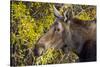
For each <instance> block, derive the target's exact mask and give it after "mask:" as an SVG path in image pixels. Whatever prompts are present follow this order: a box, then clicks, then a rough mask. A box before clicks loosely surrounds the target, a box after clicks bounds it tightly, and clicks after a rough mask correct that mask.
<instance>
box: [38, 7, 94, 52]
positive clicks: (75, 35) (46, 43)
mask: <svg viewBox="0 0 100 67" xmlns="http://www.w3.org/2000/svg"><path fill="white" fill-rule="evenodd" d="M53 8H54V15H55V16H56V19H55V21H54V24H53V25H52V26H51V28H50V29H49V31H48V32H47V33H45V34H44V35H43V36H42V37H41V38H40V39H39V40H38V42H37V46H38V47H41V48H43V51H44V50H47V49H48V48H54V49H62V50H63V51H64V52H65V53H66V52H68V51H69V50H73V51H75V52H76V53H77V54H80V53H81V52H82V51H83V50H84V49H83V47H84V44H86V43H88V44H90V42H96V33H95V32H96V24H95V21H94V20H92V21H83V20H79V19H76V18H73V14H72V9H71V8H68V10H66V11H65V12H64V14H63V15H61V14H60V12H59V11H58V10H57V9H56V8H55V7H53ZM87 23H88V24H87ZM90 33H91V34H90ZM88 41H89V42H88ZM90 45H92V44H90ZM94 50H95V48H94ZM41 51H42V50H41ZM94 53H95V52H94Z"/></svg>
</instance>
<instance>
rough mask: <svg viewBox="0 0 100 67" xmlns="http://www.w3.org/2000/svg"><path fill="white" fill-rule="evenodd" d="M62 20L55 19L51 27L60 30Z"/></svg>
mask: <svg viewBox="0 0 100 67" xmlns="http://www.w3.org/2000/svg"><path fill="white" fill-rule="evenodd" d="M63 22H64V21H63V19H62V18H56V19H55V21H54V24H53V25H52V26H53V27H54V26H55V27H59V28H60V29H61V28H62V23H63Z"/></svg>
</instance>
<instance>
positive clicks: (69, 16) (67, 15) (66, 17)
mask: <svg viewBox="0 0 100 67" xmlns="http://www.w3.org/2000/svg"><path fill="white" fill-rule="evenodd" d="M72 17H73V14H72V9H71V8H67V10H66V11H65V12H64V21H65V22H66V21H68V20H70V19H72Z"/></svg>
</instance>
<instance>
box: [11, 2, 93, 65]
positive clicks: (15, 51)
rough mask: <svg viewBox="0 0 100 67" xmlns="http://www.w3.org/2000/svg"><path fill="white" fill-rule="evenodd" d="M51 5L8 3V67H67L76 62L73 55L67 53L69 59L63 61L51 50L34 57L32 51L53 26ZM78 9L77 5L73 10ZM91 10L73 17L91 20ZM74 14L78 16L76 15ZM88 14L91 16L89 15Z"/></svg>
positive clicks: (63, 56)
mask: <svg viewBox="0 0 100 67" xmlns="http://www.w3.org/2000/svg"><path fill="white" fill-rule="evenodd" d="M53 5H54V4H53V3H50V4H49V3H40V2H27V1H26V2H24V1H11V5H10V7H11V8H10V9H11V10H10V13H11V22H10V25H11V26H10V30H11V31H10V34H11V39H10V41H11V43H10V46H11V47H10V49H11V65H13V66H16V65H18V66H20V65H39V64H54V63H69V62H75V61H76V60H77V59H78V56H77V55H76V54H75V53H73V52H69V56H67V57H66V54H64V53H63V52H62V51H61V50H55V49H52V48H50V49H48V50H47V51H46V52H45V53H43V55H41V56H39V57H38V56H34V51H33V50H34V49H35V45H36V42H37V40H38V39H39V38H40V37H41V36H42V35H43V34H44V33H46V32H47V30H49V28H50V26H51V25H52V24H53V23H54V19H55V17H54V13H53ZM73 6H74V5H73ZM80 7H86V6H80ZM80 7H77V5H76V7H74V8H75V9H76V8H80ZM86 8H87V7H86ZM86 8H85V9H86ZM75 9H74V10H75ZM91 10H92V11H91ZM91 10H89V9H86V11H84V12H82V13H80V14H79V15H75V16H76V17H77V18H80V19H83V20H88V19H91V17H93V16H94V15H95V9H91ZM61 11H62V9H61ZM79 12H80V11H79ZM76 13H78V12H77V11H76ZM90 13H92V14H91V15H90ZM92 19H93V18H92ZM59 60H60V61H59Z"/></svg>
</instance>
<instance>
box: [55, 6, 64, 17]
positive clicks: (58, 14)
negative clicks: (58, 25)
mask: <svg viewBox="0 0 100 67" xmlns="http://www.w3.org/2000/svg"><path fill="white" fill-rule="evenodd" d="M53 9H54V15H55V16H56V17H57V18H63V16H62V15H61V14H60V12H59V11H58V10H57V9H56V7H55V6H53Z"/></svg>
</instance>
